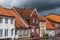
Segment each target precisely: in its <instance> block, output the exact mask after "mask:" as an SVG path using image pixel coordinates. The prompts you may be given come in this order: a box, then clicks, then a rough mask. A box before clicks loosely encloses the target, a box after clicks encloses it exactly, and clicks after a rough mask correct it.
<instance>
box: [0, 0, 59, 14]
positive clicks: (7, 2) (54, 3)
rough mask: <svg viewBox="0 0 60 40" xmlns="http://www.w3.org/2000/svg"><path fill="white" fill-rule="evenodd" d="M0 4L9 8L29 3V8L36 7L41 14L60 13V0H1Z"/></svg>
mask: <svg viewBox="0 0 60 40" xmlns="http://www.w3.org/2000/svg"><path fill="white" fill-rule="evenodd" d="M0 5H2V6H4V7H9V8H10V7H13V6H16V7H20V8H21V7H24V5H27V7H29V8H31V7H32V8H36V9H37V10H38V12H39V13H40V14H41V15H47V14H49V13H57V14H60V0H0Z"/></svg>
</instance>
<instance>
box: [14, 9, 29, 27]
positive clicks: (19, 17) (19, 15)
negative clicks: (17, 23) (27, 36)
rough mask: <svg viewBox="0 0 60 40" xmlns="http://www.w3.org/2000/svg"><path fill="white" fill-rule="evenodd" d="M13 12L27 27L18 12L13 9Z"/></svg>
mask: <svg viewBox="0 0 60 40" xmlns="http://www.w3.org/2000/svg"><path fill="white" fill-rule="evenodd" d="M13 10H15V9H14V8H13ZM15 12H16V13H15V14H16V16H18V17H19V18H20V19H21V21H22V22H23V23H24V24H25V25H26V27H29V26H28V25H27V24H26V23H25V22H24V21H23V19H22V18H21V16H20V15H19V14H18V12H17V11H16V10H15Z"/></svg>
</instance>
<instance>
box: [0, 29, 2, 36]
mask: <svg viewBox="0 0 60 40" xmlns="http://www.w3.org/2000/svg"><path fill="white" fill-rule="evenodd" d="M0 33H1V34H0V37H2V36H3V29H0Z"/></svg>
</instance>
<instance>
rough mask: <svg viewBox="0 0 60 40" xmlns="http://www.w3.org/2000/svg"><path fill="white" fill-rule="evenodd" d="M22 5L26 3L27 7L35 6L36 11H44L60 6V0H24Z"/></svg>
mask: <svg viewBox="0 0 60 40" xmlns="http://www.w3.org/2000/svg"><path fill="white" fill-rule="evenodd" d="M24 5H27V6H28V7H35V8H37V9H38V11H44V10H50V9H54V8H56V7H60V0H33V1H32V0H30V1H26V3H24ZM24 5H23V6H24Z"/></svg>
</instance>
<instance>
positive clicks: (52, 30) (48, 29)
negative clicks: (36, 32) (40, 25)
mask: <svg viewBox="0 0 60 40" xmlns="http://www.w3.org/2000/svg"><path fill="white" fill-rule="evenodd" d="M45 20H46V33H47V34H48V35H49V36H55V27H54V26H53V25H52V24H51V22H50V21H49V20H48V19H46V18H45Z"/></svg>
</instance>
